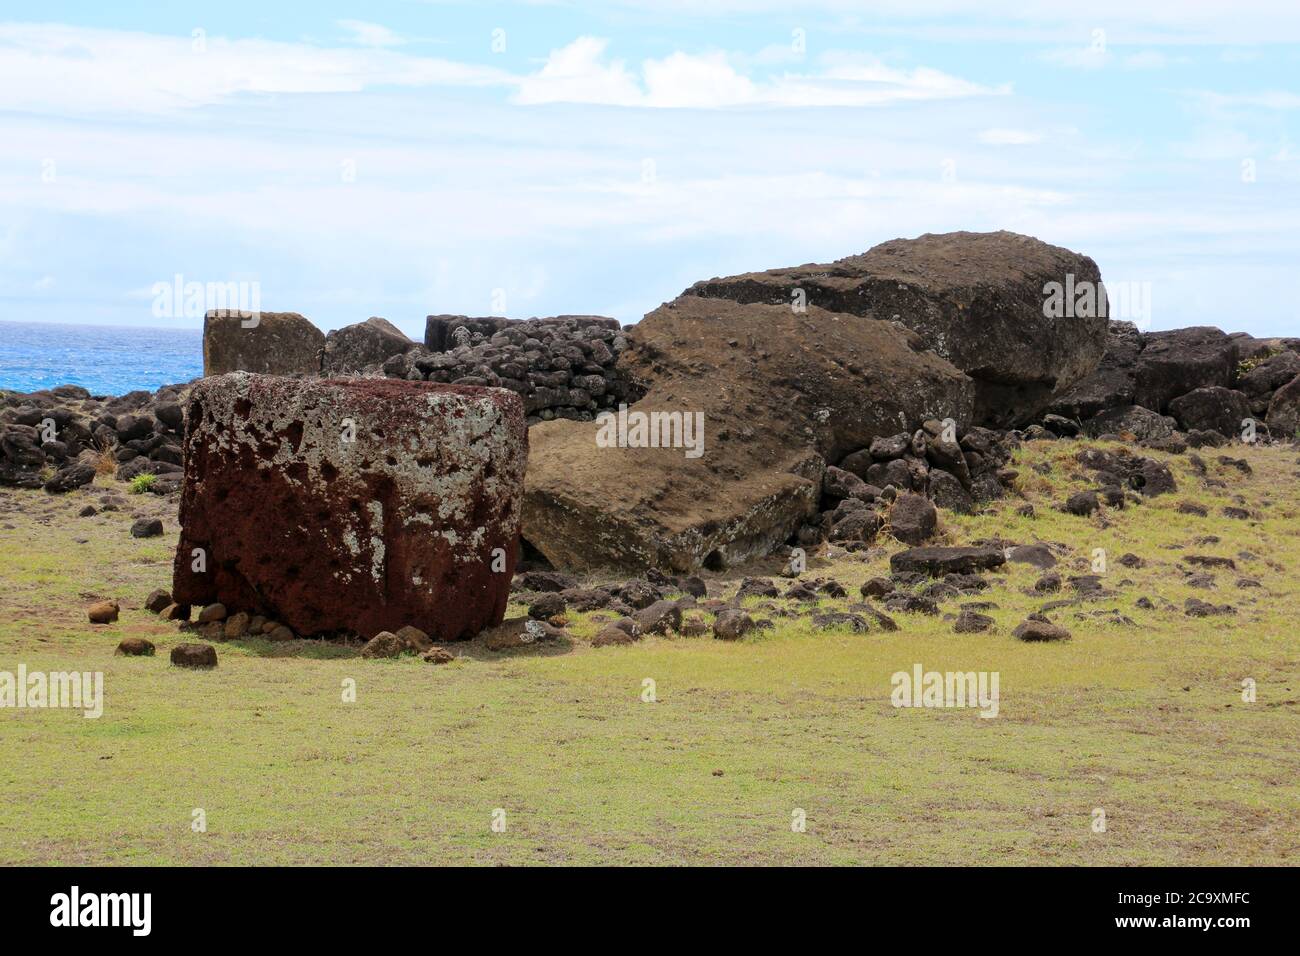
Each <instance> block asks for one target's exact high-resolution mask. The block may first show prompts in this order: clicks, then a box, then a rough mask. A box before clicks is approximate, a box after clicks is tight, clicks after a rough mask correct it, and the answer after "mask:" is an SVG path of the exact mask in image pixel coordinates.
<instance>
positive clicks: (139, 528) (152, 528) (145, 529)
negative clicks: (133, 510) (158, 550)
mask: <svg viewBox="0 0 1300 956" xmlns="http://www.w3.org/2000/svg"><path fill="white" fill-rule="evenodd" d="M162 533H163V523H162V521H161V519H159V518H137V519H136V520H135V521H134V522H132V524H131V537H133V538H156V537H158V536H159V535H161V534H162Z"/></svg>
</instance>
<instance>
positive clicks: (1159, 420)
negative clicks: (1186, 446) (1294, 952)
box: [1083, 405, 1178, 442]
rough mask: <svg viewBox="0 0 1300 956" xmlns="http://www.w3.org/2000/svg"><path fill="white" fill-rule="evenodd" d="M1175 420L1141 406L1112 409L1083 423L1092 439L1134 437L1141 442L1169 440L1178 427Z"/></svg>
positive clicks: (1085, 431)
mask: <svg viewBox="0 0 1300 956" xmlns="http://www.w3.org/2000/svg"><path fill="white" fill-rule="evenodd" d="M1177 424H1178V422H1176V421H1175V420H1174V419H1173V418H1171V417H1169V416H1168V415H1161V414H1160V413H1159V412H1153V411H1151V409H1149V408H1143V407H1142V406H1141V405H1129V406H1126V407H1123V408H1112V409H1110V410H1109V411H1104V412H1101V413H1100V414H1098V415H1096V416H1094V417H1093V418H1090V419H1088V420H1087V421H1086V422H1084V423H1083V430H1084V433H1085V434H1087V435H1088V436H1089V437H1091V438H1097V437H1099V436H1101V435H1121V436H1125V437H1127V436H1129V435H1131V436H1132V437H1133V440H1135V441H1140V442H1149V441H1161V440H1163V439H1166V438H1169V437H1170V436H1171V435H1173V433H1174V428H1175V426H1177Z"/></svg>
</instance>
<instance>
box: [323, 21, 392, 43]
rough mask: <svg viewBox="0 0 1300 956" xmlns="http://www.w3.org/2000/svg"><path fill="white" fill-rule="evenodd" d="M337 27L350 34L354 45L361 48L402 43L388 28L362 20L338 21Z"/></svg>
mask: <svg viewBox="0 0 1300 956" xmlns="http://www.w3.org/2000/svg"><path fill="white" fill-rule="evenodd" d="M338 25H339V26H341V27H342V28H343V29H344V30H347V31H348V32H349V33H351V34H352V40H353V42H354V43H359V44H360V45H361V46H380V47H383V46H401V45H402V44H403V43H404V42H406V41H404V40H403V39H402V38H401V37H400V36H398V35H397V34H396V33H394V32H393V31H392V30H390V29H388V27H385V26H380V25H379V24H378V23H367V22H366V21H364V20H339V21H338Z"/></svg>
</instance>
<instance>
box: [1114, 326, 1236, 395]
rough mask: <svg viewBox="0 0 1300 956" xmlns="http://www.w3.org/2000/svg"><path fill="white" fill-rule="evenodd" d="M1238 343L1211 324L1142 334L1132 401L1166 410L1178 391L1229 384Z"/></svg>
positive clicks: (1184, 391)
mask: <svg viewBox="0 0 1300 956" xmlns="http://www.w3.org/2000/svg"><path fill="white" fill-rule="evenodd" d="M1236 364H1237V346H1236V344H1235V343H1234V342H1233V340H1232V339H1230V338H1229V337H1228V336H1227V335H1225V334H1224V333H1223V332H1221V331H1219V330H1218V329H1216V328H1212V327H1210V326H1204V325H1199V326H1192V327H1191V328H1186V329H1174V330H1172V331H1169V332H1149V333H1147V334H1146V335H1144V336H1143V338H1142V354H1141V355H1140V356H1139V357H1138V364H1137V373H1136V375H1137V380H1136V385H1135V388H1134V394H1133V401H1134V403H1135V404H1137V405H1141V406H1143V407H1144V408H1150V409H1152V410H1153V411H1157V412H1165V411H1168V410H1169V403H1170V402H1171V401H1173V400H1174V399H1175V398H1177V397H1178V396H1180V395H1186V394H1187V393H1188V392H1190V391H1192V390H1194V389H1198V388H1208V387H1211V386H1221V387H1223V388H1227V387H1229V386H1230V385H1231V384H1232V374H1233V370H1234V369H1235V367H1236Z"/></svg>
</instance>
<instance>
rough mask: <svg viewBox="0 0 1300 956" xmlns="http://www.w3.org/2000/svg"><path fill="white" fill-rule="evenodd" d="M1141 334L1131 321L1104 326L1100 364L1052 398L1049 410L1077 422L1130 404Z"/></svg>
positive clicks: (1135, 384) (1134, 385)
mask: <svg viewBox="0 0 1300 956" xmlns="http://www.w3.org/2000/svg"><path fill="white" fill-rule="evenodd" d="M1141 352H1142V335H1141V333H1140V332H1138V330H1137V326H1135V325H1134V324H1133V323H1132V322H1120V321H1112V322H1111V323H1110V325H1109V326H1108V327H1107V329H1106V347H1105V350H1104V351H1103V352H1102V356H1101V363H1100V364H1099V365H1098V366H1097V369H1096V371H1094V372H1093V373H1092V374H1091V375H1088V376H1086V377H1084V378H1083V379H1080V380H1079V381H1078V382H1075V383H1074V384H1073V385H1071V386H1070V387H1069V388H1067V389H1065V390H1064V391H1063V392H1061V393H1060V394H1059V395H1057V396H1056V398H1055V399H1053V401H1052V404H1051V406H1050V407H1049V408H1048V411H1050V412H1055V413H1056V414H1058V415H1064V416H1066V417H1068V418H1073V419H1076V420H1078V421H1083V420H1085V419H1088V418H1091V417H1092V416H1093V415H1097V414H1099V413H1101V412H1104V411H1106V410H1108V409H1112V408H1119V407H1121V406H1123V405H1131V404H1133V395H1134V392H1135V390H1136V388H1137V361H1138V356H1139V355H1140V354H1141Z"/></svg>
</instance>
